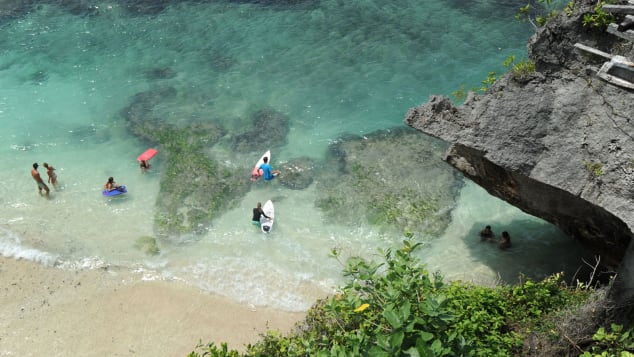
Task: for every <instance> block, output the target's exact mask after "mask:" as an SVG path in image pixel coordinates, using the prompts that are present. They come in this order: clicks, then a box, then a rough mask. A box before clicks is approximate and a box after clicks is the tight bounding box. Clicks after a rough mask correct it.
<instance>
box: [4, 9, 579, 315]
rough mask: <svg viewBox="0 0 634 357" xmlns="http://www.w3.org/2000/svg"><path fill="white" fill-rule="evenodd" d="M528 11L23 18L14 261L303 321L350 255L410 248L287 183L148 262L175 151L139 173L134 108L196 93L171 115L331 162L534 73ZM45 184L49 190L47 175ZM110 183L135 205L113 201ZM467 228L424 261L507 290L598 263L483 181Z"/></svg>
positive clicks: (16, 58)
mask: <svg viewBox="0 0 634 357" xmlns="http://www.w3.org/2000/svg"><path fill="white" fill-rule="evenodd" d="M67 3H72V2H67ZM78 3H80V2H78ZM511 3H512V2H510V1H486V0H481V1H460V0H453V1H413V0H400V1H382V0H360V1H340V0H323V1H312V2H308V1H306V2H301V1H298V2H287V4H283V5H280V3H279V2H278V4H277V5H271V4H269V3H267V2H263V1H259V2H255V3H249V2H248V1H234V2H230V1H209V2H206V3H204V2H200V1H196V2H174V3H173V4H168V3H161V5H164V6H162V7H161V8H158V5H157V7H156V8H153V9H150V10H153V11H148V12H146V13H144V12H138V11H137V12H131V11H130V9H129V8H127V7H125V6H122V5H121V3H117V2H114V1H111V2H103V3H95V5H94V6H92V7H89V8H84V9H81V8H80V9H79V10H78V9H77V8H72V9H71V8H70V7H67V8H63V7H60V6H55V5H40V6H35V7H33V8H32V9H31V11H28V12H27V13H24V14H20V15H19V16H16V17H14V18H11V19H4V20H2V23H1V28H0V31H1V32H0V122H1V123H2V130H0V161H1V162H2V170H0V182H2V185H0V254H2V255H5V256H10V257H15V258H22V259H30V260H34V261H37V262H39V263H41V264H44V265H48V266H51V267H53V266H54V267H55V268H61V269H96V268H103V267H108V268H109V269H111V270H112V271H132V272H136V273H138V274H136V275H135V276H137V277H138V278H139V279H178V280H182V281H185V282H187V283H189V284H192V285H194V286H197V287H200V288H202V289H204V290H207V291H209V292H212V293H218V294H221V295H224V296H227V297H230V298H232V299H235V300H236V301H239V302H241V303H245V304H252V305H254V306H265V305H266V306H271V307H274V308H279V309H283V310H289V311H301V310H304V309H306V308H307V307H309V306H310V305H311V303H312V302H313V301H314V300H315V298H317V297H321V296H324V295H326V294H328V293H330V292H332V289H333V288H334V287H335V286H336V285H337V284H339V283H341V280H340V271H341V266H340V265H339V264H338V263H337V262H336V261H335V260H334V259H331V258H329V257H328V254H329V252H330V250H331V249H332V248H335V247H336V248H338V249H340V250H341V251H342V252H343V254H344V255H351V254H361V255H363V256H365V257H368V258H373V257H376V248H377V247H390V246H394V245H395V244H398V243H399V242H400V241H401V239H402V237H394V236H385V235H383V234H381V232H377V231H375V230H373V228H372V227H371V226H354V227H347V226H339V225H336V224H331V223H330V222H328V220H327V219H326V218H325V217H324V216H322V214H321V212H320V211H319V210H318V209H316V208H315V206H314V201H315V198H316V197H317V195H318V192H317V191H316V188H315V187H313V186H314V185H313V186H311V187H309V188H308V189H305V190H296V191H292V190H287V189H285V188H284V187H283V186H280V185H271V186H270V187H267V188H262V187H259V188H257V189H253V190H251V191H250V192H249V193H248V194H247V195H246V197H245V198H244V200H243V201H242V202H241V203H240V204H239V205H238V207H235V208H233V209H231V210H229V211H227V212H226V213H225V214H223V215H222V216H221V217H219V218H218V219H216V220H215V221H214V222H212V224H211V228H210V229H209V230H208V232H207V233H205V234H204V235H202V236H201V237H197V238H196V239H184V240H183V241H182V242H181V243H180V244H160V242H159V245H160V248H161V254H160V255H158V256H155V257H152V256H148V255H146V254H144V253H143V252H142V251H140V250H139V249H138V248H136V247H135V242H136V241H137V239H138V237H140V236H146V235H148V236H151V235H153V214H154V211H153V209H154V203H155V201H156V197H157V194H158V191H159V182H160V175H161V173H162V169H163V168H164V167H163V165H162V161H161V160H162V159H161V155H160V153H159V155H158V156H157V157H156V158H155V159H153V160H152V163H153V165H154V166H153V168H152V170H151V171H150V172H149V173H147V174H141V173H140V171H139V168H138V165H137V163H136V160H135V158H136V156H137V155H138V154H139V153H141V152H142V151H143V150H145V149H146V147H145V146H144V145H145V144H144V143H143V142H142V141H140V140H139V139H138V138H135V137H134V136H132V135H131V134H130V133H129V132H128V131H127V129H126V124H125V121H124V119H123V118H122V117H121V115H120V112H121V110H122V109H123V108H125V107H126V106H128V105H129V103H130V102H131V98H132V97H133V96H134V95H135V94H137V93H140V92H144V91H148V90H151V89H153V88H158V87H161V86H171V87H173V88H175V89H176V90H177V92H178V95H177V96H176V97H174V98H170V99H166V100H165V102H163V103H162V104H161V105H160V106H159V108H158V109H155V110H156V111H158V112H160V114H161V117H163V118H165V119H166V120H168V121H170V122H173V123H175V124H178V125H187V124H188V123H191V122H200V121H203V122H204V121H205V120H209V118H213V120H222V121H223V123H224V124H225V126H226V127H227V128H230V129H231V128H239V127H240V126H242V125H244V118H247V117H249V114H250V113H251V112H252V111H254V110H257V109H260V108H262V107H270V108H274V109H275V110H278V111H280V112H282V113H284V114H286V115H287V116H288V117H289V118H290V120H291V129H290V133H289V137H288V143H287V144H286V145H285V146H284V147H283V148H281V149H280V150H278V152H274V153H273V163H274V166H275V162H276V161H277V162H283V161H284V160H288V159H291V158H294V157H299V156H309V157H313V158H316V159H320V158H323V157H324V156H325V154H326V150H327V148H328V145H329V144H330V143H332V142H333V141H334V140H336V139H337V138H338V137H339V136H341V135H344V134H356V135H365V134H369V133H371V132H373V131H376V130H379V129H386V128H393V127H401V126H404V124H403V118H404V115H405V113H406V112H407V110H408V109H409V108H410V107H413V106H416V105H419V104H422V103H424V102H426V101H427V99H428V97H429V96H430V95H432V94H445V95H449V94H450V93H451V92H453V91H456V90H458V89H459V88H460V87H461V86H465V87H466V88H471V87H476V86H479V85H480V81H481V80H483V79H485V78H486V76H487V73H488V72H489V71H496V72H498V73H502V72H504V68H503V66H502V62H503V61H504V60H505V59H506V58H507V57H508V56H510V55H516V56H518V57H525V54H526V49H525V44H526V42H527V40H528V38H529V36H530V35H531V33H532V29H531V28H530V27H529V26H528V25H526V24H522V23H518V22H516V21H514V19H513V16H514V15H515V13H516V12H517V11H516V5H513V4H511ZM71 10H73V11H71ZM154 10H157V11H154ZM158 10H160V11H158ZM421 135H422V134H421ZM423 140H424V139H423ZM265 149H266V148H263V150H262V152H263V151H265ZM210 153H212V154H213V155H215V157H216V158H217V159H218V160H219V161H220V162H223V163H224V164H226V165H229V166H234V167H236V166H245V167H250V166H251V165H253V163H254V162H255V160H257V158H258V157H259V156H260V153H258V154H254V155H252V156H250V155H234V154H232V153H231V152H230V150H228V149H227V148H226V147H222V146H219V147H213V148H210ZM33 162H39V163H40V165H41V164H42V163H43V162H49V163H50V164H52V165H53V166H55V167H56V168H57V173H58V176H59V188H58V190H57V191H55V190H54V191H52V193H51V198H50V199H48V200H47V199H44V198H42V197H40V196H39V195H38V194H37V190H36V186H35V183H34V182H33V180H32V179H31V178H30V177H29V175H30V174H29V173H30V168H31V165H32V163H33ZM40 173H41V175H42V176H43V177H44V178H46V175H45V170H44V168H43V167H40ZM246 175H248V173H246ZM108 176H114V177H115V179H116V180H117V181H118V182H120V183H123V184H126V185H127V186H128V188H129V190H130V192H129V193H128V194H127V195H126V196H125V197H121V198H118V199H110V200H108V199H104V198H103V197H102V196H101V187H102V185H103V183H104V182H105V181H106V179H107V177H108ZM447 184H448V185H449V184H451V183H447ZM271 197H282V198H283V200H280V201H279V203H277V205H276V217H277V220H276V223H275V226H274V228H273V232H272V234H270V235H268V236H265V235H263V234H262V233H260V232H259V231H257V230H256V229H255V228H254V227H253V226H252V225H251V223H250V218H251V209H252V207H253V206H254V203H255V202H257V201H262V202H263V201H265V200H266V199H268V198H271ZM452 217H453V218H452V223H451V224H450V226H449V228H448V229H447V231H446V232H445V233H444V234H443V235H442V236H441V237H435V239H428V238H425V237H422V238H420V239H423V240H424V242H425V244H424V246H423V249H421V252H420V256H421V259H422V260H423V261H424V262H426V263H427V264H428V265H429V268H430V270H440V271H441V272H442V273H444V274H445V275H446V276H447V277H448V278H451V279H464V280H470V281H477V282H482V283H491V282H494V281H496V280H497V279H502V280H505V281H511V280H513V279H515V278H516V277H517V275H518V274H519V273H520V272H524V273H526V274H528V275H529V276H533V277H543V276H544V275H546V274H548V273H551V272H556V271H559V270H567V271H571V272H573V273H574V271H575V269H576V268H577V267H578V266H579V265H581V261H580V258H579V255H580V254H583V252H582V250H581V249H580V248H579V247H577V246H576V245H575V244H574V242H572V241H571V240H570V239H569V238H567V237H564V236H563V235H562V234H561V233H560V232H559V231H558V230H557V229H556V228H554V227H553V226H551V225H549V224H547V223H545V222H543V221H541V220H539V219H536V218H534V217H531V216H528V215H526V214H523V213H522V212H520V211H519V210H517V209H515V208H514V207H512V206H509V205H507V204H505V203H504V202H502V201H500V200H497V199H495V198H493V197H490V196H489V195H488V194H487V193H486V192H485V191H483V190H482V189H480V188H479V187H477V186H475V185H474V184H472V183H469V182H467V183H466V185H465V186H464V188H463V189H462V191H461V193H460V196H459V197H458V205H457V207H455V209H454V210H453V213H452ZM485 224H491V225H492V226H493V227H494V230H496V231H497V232H498V233H499V232H501V231H502V230H508V231H509V232H511V235H512V237H513V243H514V247H513V249H511V250H510V251H507V252H501V251H499V250H498V249H497V248H495V246H493V245H490V244H489V245H487V244H483V243H481V242H479V240H478V238H477V237H476V233H477V231H479V230H480V229H481V228H482V227H483V226H484V225H485Z"/></svg>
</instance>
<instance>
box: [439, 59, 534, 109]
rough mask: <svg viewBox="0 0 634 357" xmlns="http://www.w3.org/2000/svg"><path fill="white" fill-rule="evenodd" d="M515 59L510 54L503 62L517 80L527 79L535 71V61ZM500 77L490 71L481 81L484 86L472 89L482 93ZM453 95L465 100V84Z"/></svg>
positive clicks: (457, 99)
mask: <svg viewBox="0 0 634 357" xmlns="http://www.w3.org/2000/svg"><path fill="white" fill-rule="evenodd" d="M515 60H516V57H515V56H508V57H506V59H505V60H504V62H503V63H502V64H503V65H504V67H506V68H507V69H508V70H509V72H511V74H512V75H513V78H515V79H516V80H519V81H522V80H525V79H527V78H528V76H529V75H530V74H531V73H533V72H535V63H534V62H533V61H531V60H528V59H523V60H520V61H519V62H515ZM500 78H501V77H498V76H497V73H495V72H489V73H488V74H487V77H486V78H485V79H484V80H483V81H481V82H480V83H482V86H481V87H480V88H472V89H471V91H474V92H475V91H479V92H481V93H484V92H486V91H487V90H488V89H489V88H490V87H491V86H492V85H493V84H494V83H495V82H496V81H497V80H498V79H500ZM451 95H452V96H453V97H454V98H455V100H456V101H462V100H464V99H465V98H466V95H467V93H466V90H465V86H464V85H462V86H460V89H458V90H457V91H454V92H452V93H451Z"/></svg>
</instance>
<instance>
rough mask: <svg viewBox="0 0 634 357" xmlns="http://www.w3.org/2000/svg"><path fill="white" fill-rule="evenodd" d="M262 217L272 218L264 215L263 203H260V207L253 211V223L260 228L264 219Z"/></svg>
mask: <svg viewBox="0 0 634 357" xmlns="http://www.w3.org/2000/svg"><path fill="white" fill-rule="evenodd" d="M262 216H264V217H266V218H271V217H269V216H267V215H266V214H264V210H263V209H262V202H258V206H257V207H255V208H254V209H253V218H251V223H253V224H255V225H256V226H258V227H259V226H260V218H262Z"/></svg>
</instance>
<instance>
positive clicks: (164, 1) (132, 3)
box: [119, 0, 180, 16]
mask: <svg viewBox="0 0 634 357" xmlns="http://www.w3.org/2000/svg"><path fill="white" fill-rule="evenodd" d="M178 2H180V1H173V0H119V4H120V5H121V7H122V8H124V9H125V10H126V11H127V12H128V13H129V14H130V15H133V16H140V15H157V14H160V13H161V12H163V11H165V8H167V7H168V6H169V5H170V4H171V3H178Z"/></svg>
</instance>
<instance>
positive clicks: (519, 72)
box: [504, 56, 535, 80]
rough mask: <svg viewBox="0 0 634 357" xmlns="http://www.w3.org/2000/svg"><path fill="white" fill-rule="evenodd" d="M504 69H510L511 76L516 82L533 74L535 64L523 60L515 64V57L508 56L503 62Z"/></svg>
mask: <svg viewBox="0 0 634 357" xmlns="http://www.w3.org/2000/svg"><path fill="white" fill-rule="evenodd" d="M504 67H506V68H510V71H511V74H512V75H513V77H514V78H515V79H518V80H522V79H526V77H528V76H529V75H530V74H531V73H533V72H535V62H533V61H531V60H528V59H523V60H520V61H519V62H517V63H516V62H515V56H508V57H507V58H506V60H505V61H504Z"/></svg>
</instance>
